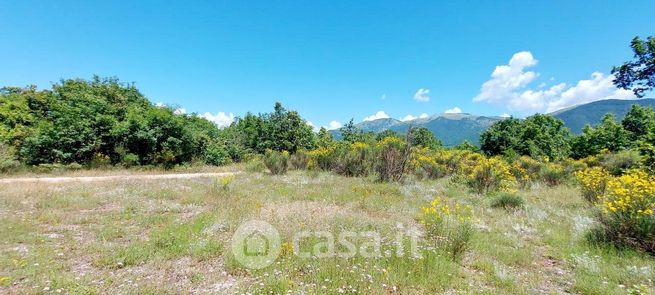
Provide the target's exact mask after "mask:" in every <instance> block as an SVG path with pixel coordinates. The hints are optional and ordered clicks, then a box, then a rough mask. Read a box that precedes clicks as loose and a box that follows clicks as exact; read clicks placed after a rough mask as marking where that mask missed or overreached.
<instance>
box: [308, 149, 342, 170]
mask: <svg viewBox="0 0 655 295" xmlns="http://www.w3.org/2000/svg"><path fill="white" fill-rule="evenodd" d="M335 149H336V148H335V147H334V146H330V147H321V148H318V149H315V150H313V151H310V152H309V153H308V155H309V163H308V164H307V167H308V168H309V169H320V170H323V171H330V170H332V165H333V163H334V161H335V157H336V155H335Z"/></svg>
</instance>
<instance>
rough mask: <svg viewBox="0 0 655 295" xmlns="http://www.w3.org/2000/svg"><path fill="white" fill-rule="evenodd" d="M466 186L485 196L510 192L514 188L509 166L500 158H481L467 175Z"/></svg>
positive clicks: (513, 179) (514, 183)
mask: <svg viewBox="0 0 655 295" xmlns="http://www.w3.org/2000/svg"><path fill="white" fill-rule="evenodd" d="M464 178H465V182H466V184H467V185H468V186H469V187H470V188H471V189H473V190H474V191H475V192H477V193H480V194H486V193H489V192H495V191H512V190H514V189H515V187H516V180H515V178H514V175H512V173H511V172H510V168H509V165H507V163H505V161H503V160H502V159H500V158H497V157H493V158H484V157H483V158H481V159H480V161H478V163H477V165H476V166H475V167H474V168H473V170H472V171H471V172H470V173H469V174H465V175H464Z"/></svg>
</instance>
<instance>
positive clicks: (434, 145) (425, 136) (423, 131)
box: [409, 127, 443, 150]
mask: <svg viewBox="0 0 655 295" xmlns="http://www.w3.org/2000/svg"><path fill="white" fill-rule="evenodd" d="M411 131H412V132H411V135H412V136H411V138H410V139H409V140H410V141H411V144H412V146H421V147H426V148H429V149H433V150H436V149H439V148H441V147H443V143H441V141H440V140H439V139H437V137H435V136H434V134H433V133H432V131H430V130H429V129H427V128H425V127H414V128H412V130H411Z"/></svg>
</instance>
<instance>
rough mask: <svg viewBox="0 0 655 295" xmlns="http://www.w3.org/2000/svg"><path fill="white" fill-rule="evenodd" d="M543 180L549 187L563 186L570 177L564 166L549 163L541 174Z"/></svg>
mask: <svg viewBox="0 0 655 295" xmlns="http://www.w3.org/2000/svg"><path fill="white" fill-rule="evenodd" d="M540 176H541V180H543V181H544V182H545V183H546V184H548V185H549V186H556V185H560V184H562V183H563V182H564V181H566V180H567V179H568V177H569V173H568V172H567V171H566V169H564V166H562V165H560V164H555V163H547V164H546V165H544V166H543V167H542V169H541V172H540Z"/></svg>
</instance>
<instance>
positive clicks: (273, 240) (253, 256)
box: [231, 220, 281, 269]
mask: <svg viewBox="0 0 655 295" xmlns="http://www.w3.org/2000/svg"><path fill="white" fill-rule="evenodd" d="M231 244H232V254H233V255H234V258H235V259H236V261H237V262H239V263H240V264H241V265H242V266H244V267H246V268H250V269H262V268H264V267H267V266H269V265H271V264H272V263H273V262H275V259H277V257H278V255H279V254H280V250H281V242H280V234H279V233H278V231H277V229H275V227H273V226H272V225H271V224H270V223H268V222H265V221H261V220H250V221H247V222H245V223H243V224H241V225H240V226H239V227H238V228H237V230H236V231H235V232H234V236H232V243H231Z"/></svg>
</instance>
